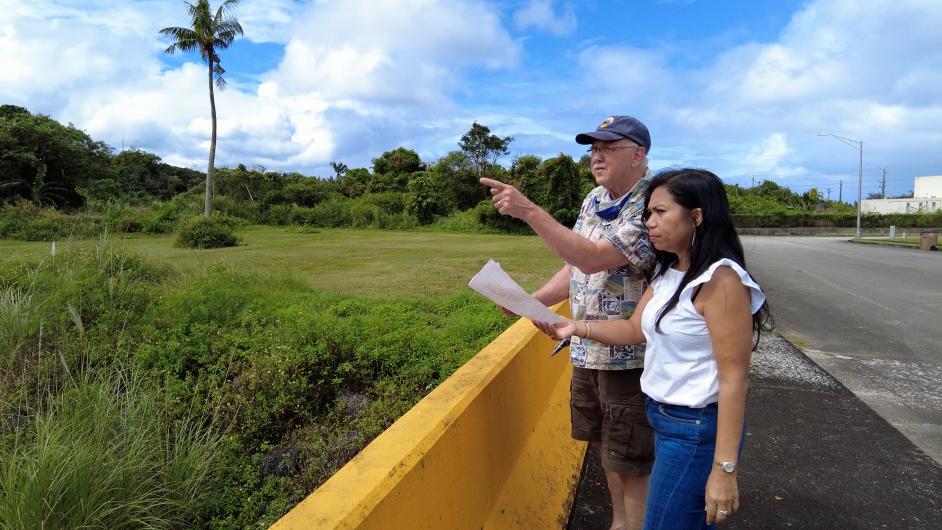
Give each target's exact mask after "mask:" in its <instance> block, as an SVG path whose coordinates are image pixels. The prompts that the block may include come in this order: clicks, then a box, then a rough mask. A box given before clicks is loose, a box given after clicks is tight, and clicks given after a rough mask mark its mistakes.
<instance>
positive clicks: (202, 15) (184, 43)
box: [160, 0, 243, 217]
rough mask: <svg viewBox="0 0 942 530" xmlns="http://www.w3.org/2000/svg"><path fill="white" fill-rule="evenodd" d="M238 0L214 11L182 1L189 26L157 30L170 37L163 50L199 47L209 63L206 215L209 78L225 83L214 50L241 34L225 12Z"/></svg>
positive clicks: (209, 186) (212, 155)
mask: <svg viewBox="0 0 942 530" xmlns="http://www.w3.org/2000/svg"><path fill="white" fill-rule="evenodd" d="M238 3H239V0H225V1H224V2H223V3H222V5H220V6H219V9H217V10H216V14H215V15H213V14H212V10H211V9H210V7H209V0H197V2H196V3H195V4H191V3H190V2H186V10H187V12H188V13H189V14H190V18H191V19H192V27H189V28H181V27H170V28H164V29H162V30H160V34H161V35H163V36H165V37H170V38H172V39H173V40H174V42H173V44H171V45H170V46H169V47H168V48H167V50H166V53H169V54H173V53H175V52H176V51H177V50H181V51H184V52H191V51H193V50H199V52H200V57H202V58H203V61H204V62H205V63H206V64H208V65H209V108H210V110H211V112H212V117H213V135H212V139H211V140H210V143H209V166H208V168H207V170H206V202H205V205H204V208H203V214H204V215H205V216H206V217H209V214H210V211H211V209H212V205H213V172H214V167H213V163H214V162H215V160H216V98H215V95H214V94H213V81H214V79H215V83H216V86H217V87H219V89H220V90H222V89H223V88H225V87H226V80H225V79H223V78H222V74H224V73H225V72H226V71H225V70H224V69H223V67H222V65H221V64H219V55H218V54H217V51H218V50H224V49H226V48H228V47H229V45H230V44H232V41H234V40H235V38H236V36H239V35H243V33H242V26H241V25H240V24H239V21H238V20H237V19H235V18H233V17H231V16H229V11H230V10H231V9H232V8H234V7H235V6H236V4H238Z"/></svg>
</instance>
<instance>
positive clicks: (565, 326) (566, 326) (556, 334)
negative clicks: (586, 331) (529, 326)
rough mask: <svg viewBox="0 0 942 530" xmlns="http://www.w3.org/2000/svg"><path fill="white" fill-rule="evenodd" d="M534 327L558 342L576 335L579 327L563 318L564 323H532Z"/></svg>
mask: <svg viewBox="0 0 942 530" xmlns="http://www.w3.org/2000/svg"><path fill="white" fill-rule="evenodd" d="M532 322H533V325H534V326H536V327H538V328H540V331H542V332H543V333H546V334H547V335H549V336H550V337H552V338H554V339H556V340H563V339H567V338H569V337H572V336H573V335H575V334H576V329H577V328H578V325H577V324H576V323H575V322H574V321H572V320H569V319H568V318H563V321H562V322H557V323H555V324H550V323H549V322H538V321H532Z"/></svg>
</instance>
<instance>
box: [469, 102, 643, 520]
mask: <svg viewBox="0 0 942 530" xmlns="http://www.w3.org/2000/svg"><path fill="white" fill-rule="evenodd" d="M576 142H577V143H579V144H583V145H589V144H591V146H592V147H591V148H590V149H589V152H590V153H591V154H592V166H591V168H592V175H593V176H594V177H595V181H596V183H597V184H598V187H596V188H595V189H593V190H592V191H591V192H590V193H589V195H588V196H586V198H585V201H583V203H582V209H581V211H580V213H579V218H578V220H577V221H576V224H575V227H574V228H573V229H572V230H570V229H568V228H566V227H564V226H563V225H561V224H559V223H557V222H556V221H555V220H554V219H553V218H552V216H550V215H549V214H548V213H546V212H545V211H544V210H543V209H541V208H540V207H539V206H537V205H536V204H534V203H533V202H532V201H530V200H529V199H527V198H526V197H525V196H524V195H523V194H521V193H520V192H519V191H518V190H517V189H516V188H514V187H513V186H510V185H508V184H504V183H501V182H498V181H496V180H492V179H487V178H483V179H481V183H482V184H484V185H485V186H488V187H490V188H491V195H492V196H493V198H492V200H493V202H494V206H495V207H496V208H497V210H498V211H499V212H500V213H501V214H504V215H510V216H513V217H516V218H518V219H520V220H522V221H524V222H526V223H527V224H528V225H530V227H531V228H532V229H533V231H534V232H536V234H537V235H538V236H539V237H540V238H541V239H542V240H543V242H544V243H546V245H547V246H549V247H550V249H552V250H553V252H555V253H556V254H557V255H558V256H559V257H560V258H562V259H563V261H565V262H566V265H565V266H563V268H562V269H560V270H559V272H557V273H556V274H555V275H554V276H553V277H552V279H550V280H549V281H548V282H547V283H546V284H545V285H544V286H543V287H541V288H540V289H538V290H537V291H536V292H535V293H533V296H534V297H535V298H536V299H537V300H539V301H540V302H542V303H543V304H545V305H552V304H555V303H558V302H561V301H562V300H565V299H566V298H567V297H568V298H569V300H570V306H571V310H572V317H573V319H575V320H578V319H584V320H587V321H592V320H610V319H621V318H629V317H630V316H631V313H632V312H633V311H634V308H635V306H636V305H637V302H638V300H639V299H640V298H641V295H642V294H643V293H644V290H645V288H646V287H647V280H648V278H649V277H650V275H651V273H652V267H653V265H654V250H653V248H652V246H651V244H650V242H649V241H648V238H647V231H646V229H645V227H644V224H643V221H642V213H643V209H644V193H645V190H646V188H647V184H648V182H649V178H648V177H649V173H648V171H647V153H648V151H649V150H650V148H651V136H650V134H649V133H648V129H647V127H645V126H644V124H643V123H641V122H640V121H638V120H637V119H635V118H633V117H631V116H611V117H609V118H607V119H606V120H605V121H603V122H602V124H601V125H599V126H598V128H597V129H596V130H595V131H592V132H587V133H583V134H580V135H577V136H576ZM534 324H536V325H537V326H538V327H541V328H542V329H544V330H545V329H546V327H547V326H548V324H546V323H541V322H535V323H534ZM590 336H591V332H590ZM569 355H570V359H571V361H572V363H573V374H572V386H571V389H572V396H571V409H572V436H573V438H575V439H577V440H585V441H589V442H594V443H595V444H596V446H597V447H599V451H600V456H601V460H602V467H603V468H604V469H605V475H606V479H607V481H608V485H609V490H610V492H611V496H612V511H613V520H612V528H613V529H622V528H625V529H635V528H641V524H642V521H643V519H644V505H645V498H646V496H647V488H648V476H649V475H650V473H651V467H652V464H653V462H654V447H653V433H652V431H651V427H650V426H649V425H648V423H647V419H646V418H645V414H644V395H643V394H642V393H641V384H640V377H641V369H642V367H643V366H644V360H643V356H644V348H643V347H638V346H635V347H630V346H607V345H604V344H598V343H596V342H593V341H592V340H588V339H580V338H578V337H573V338H572V343H571V344H570V347H569Z"/></svg>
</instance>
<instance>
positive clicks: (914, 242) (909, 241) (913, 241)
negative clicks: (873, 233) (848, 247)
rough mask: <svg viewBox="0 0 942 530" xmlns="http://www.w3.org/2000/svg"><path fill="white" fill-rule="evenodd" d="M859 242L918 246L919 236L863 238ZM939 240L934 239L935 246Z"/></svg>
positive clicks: (940, 240)
mask: <svg viewBox="0 0 942 530" xmlns="http://www.w3.org/2000/svg"><path fill="white" fill-rule="evenodd" d="M859 242H860V243H863V244H866V245H887V246H895V247H912V248H919V242H920V238H919V236H913V237H905V238H902V237H896V238H893V239H887V238H863V239H861V240H860V241H859ZM940 242H942V238H938V239H936V246H939V244H940Z"/></svg>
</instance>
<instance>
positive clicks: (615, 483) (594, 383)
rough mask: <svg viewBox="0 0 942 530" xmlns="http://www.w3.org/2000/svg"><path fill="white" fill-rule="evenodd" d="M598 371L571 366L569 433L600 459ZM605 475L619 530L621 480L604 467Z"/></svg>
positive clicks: (602, 453) (622, 514) (621, 525)
mask: <svg viewBox="0 0 942 530" xmlns="http://www.w3.org/2000/svg"><path fill="white" fill-rule="evenodd" d="M598 372H599V371H598V370H591V369H586V368H579V367H575V368H573V373H572V385H571V387H570V391H571V400H570V406H571V411H572V437H573V438H575V439H576V440H583V441H587V442H590V443H591V444H592V445H594V446H595V448H596V449H598V451H599V456H600V457H601V460H602V461H603V462H604V461H605V451H604V450H603V447H602V443H601V440H602V422H603V419H602V403H601V400H600V397H599V392H598V391H599V388H598V385H599V382H598ZM605 478H606V481H607V482H608V490H609V493H610V494H611V497H612V530H622V529H624V528H626V527H625V501H624V486H623V481H622V480H621V479H620V477H619V475H618V474H617V473H614V472H612V471H608V470H607V469H606V470H605ZM641 511H642V513H643V512H644V504H642V505H641Z"/></svg>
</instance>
